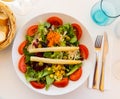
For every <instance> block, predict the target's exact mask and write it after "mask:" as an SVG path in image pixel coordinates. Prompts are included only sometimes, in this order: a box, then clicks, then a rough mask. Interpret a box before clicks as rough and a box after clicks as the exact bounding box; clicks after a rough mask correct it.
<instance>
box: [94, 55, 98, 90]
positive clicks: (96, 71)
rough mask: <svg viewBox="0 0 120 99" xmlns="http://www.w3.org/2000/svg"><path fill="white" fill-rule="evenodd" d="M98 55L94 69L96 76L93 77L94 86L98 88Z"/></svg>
mask: <svg viewBox="0 0 120 99" xmlns="http://www.w3.org/2000/svg"><path fill="white" fill-rule="evenodd" d="M97 81H98V56H97V57H96V63H95V70H94V78H93V88H94V89H97V84H98V82H97Z"/></svg>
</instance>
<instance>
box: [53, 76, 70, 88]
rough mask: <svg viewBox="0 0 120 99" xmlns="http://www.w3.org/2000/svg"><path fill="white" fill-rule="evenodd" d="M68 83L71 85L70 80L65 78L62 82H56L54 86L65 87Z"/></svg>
mask: <svg viewBox="0 0 120 99" xmlns="http://www.w3.org/2000/svg"><path fill="white" fill-rule="evenodd" d="M68 83H69V79H68V78H63V79H62V80H61V81H55V82H54V83H53V85H54V86H56V87H65V86H67V85H68Z"/></svg>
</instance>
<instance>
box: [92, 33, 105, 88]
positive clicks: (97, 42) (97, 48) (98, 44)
mask: <svg viewBox="0 0 120 99" xmlns="http://www.w3.org/2000/svg"><path fill="white" fill-rule="evenodd" d="M102 39H103V35H97V37H96V40H95V52H96V63H95V70H94V78H93V86H92V87H93V88H94V89H97V85H98V82H97V81H98V58H99V53H100V50H101V45H102Z"/></svg>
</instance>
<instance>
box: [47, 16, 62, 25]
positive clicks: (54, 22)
mask: <svg viewBox="0 0 120 99" xmlns="http://www.w3.org/2000/svg"><path fill="white" fill-rule="evenodd" d="M47 22H49V23H50V24H51V25H54V26H59V25H62V24H63V21H62V19H60V18H59V17H56V16H52V17H50V18H48V19H47Z"/></svg>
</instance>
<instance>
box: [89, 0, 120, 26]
mask: <svg viewBox="0 0 120 99" xmlns="http://www.w3.org/2000/svg"><path fill="white" fill-rule="evenodd" d="M90 14H91V18H92V20H93V21H94V22H95V23H96V24H97V25H100V26H106V25H109V24H111V23H112V22H113V21H114V20H115V19H116V18H117V17H119V16H120V1H119V0H101V1H99V2H97V3H96V4H95V5H94V6H93V7H92V9H91V13H90Z"/></svg>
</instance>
